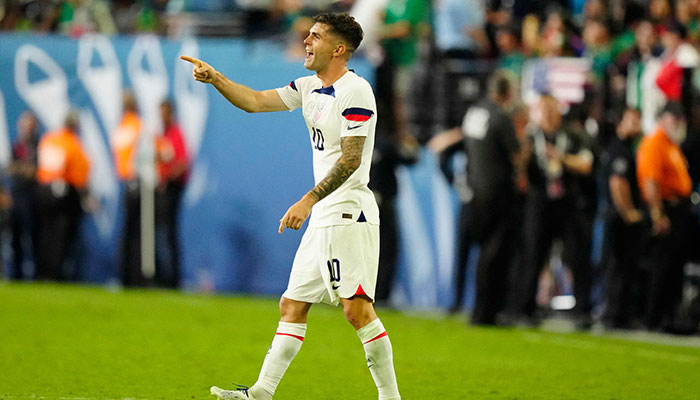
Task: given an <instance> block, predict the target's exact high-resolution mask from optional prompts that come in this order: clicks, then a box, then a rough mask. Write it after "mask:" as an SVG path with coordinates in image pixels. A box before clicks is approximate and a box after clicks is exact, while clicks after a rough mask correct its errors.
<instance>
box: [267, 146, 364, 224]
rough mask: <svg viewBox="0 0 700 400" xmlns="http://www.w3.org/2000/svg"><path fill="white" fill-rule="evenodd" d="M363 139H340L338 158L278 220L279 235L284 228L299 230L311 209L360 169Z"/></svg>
mask: <svg viewBox="0 0 700 400" xmlns="http://www.w3.org/2000/svg"><path fill="white" fill-rule="evenodd" d="M365 139H366V138H365V137H364V136H347V137H342V138H340V149H341V152H342V154H341V156H340V158H339V159H338V161H336V162H335V164H334V165H333V168H331V170H330V171H329V172H328V175H326V177H325V178H323V180H322V181H321V182H319V183H318V185H316V186H314V188H313V189H311V190H309V192H308V193H306V194H305V195H304V196H303V197H302V198H301V200H299V201H298V202H296V203H294V205H292V206H291V207H289V209H288V210H287V212H286V213H285V214H284V217H282V219H281V220H280V227H279V233H282V232H283V231H284V228H291V229H294V230H297V229H299V228H301V225H302V224H303V223H304V221H306V219H307V218H308V217H309V214H311V207H313V205H314V204H316V203H317V202H319V201H321V200H323V199H324V198H325V197H326V196H328V195H329V194H331V193H333V191H335V190H336V189H338V188H339V187H340V185H342V184H343V183H345V181H347V180H348V178H350V175H352V174H353V172H355V170H357V168H359V167H360V163H361V162H362V149H363V148H364V146H365Z"/></svg>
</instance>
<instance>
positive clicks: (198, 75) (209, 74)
mask: <svg viewBox="0 0 700 400" xmlns="http://www.w3.org/2000/svg"><path fill="white" fill-rule="evenodd" d="M180 58H181V59H182V60H185V61H187V62H190V63H192V65H194V68H193V69H192V76H193V77H194V79H195V80H197V81H199V82H204V83H211V84H212V85H213V86H214V87H215V88H216V90H218V91H219V93H221V95H222V96H224V97H225V98H226V100H228V101H229V102H230V103H231V104H233V105H234V106H236V107H238V108H240V109H241V110H243V111H246V112H249V113H257V112H267V111H286V110H288V108H287V105H286V104H284V102H283V101H282V98H281V97H280V95H279V93H277V91H276V90H265V91H257V90H253V89H251V88H249V87H247V86H244V85H241V84H239V83H236V82H234V81H232V80H230V79H228V78H227V77H226V76H224V74H222V73H221V72H219V71H217V70H215V69H214V67H212V66H211V65H209V64H207V63H206V62H204V61H202V60H198V59H196V58H192V57H188V56H180Z"/></svg>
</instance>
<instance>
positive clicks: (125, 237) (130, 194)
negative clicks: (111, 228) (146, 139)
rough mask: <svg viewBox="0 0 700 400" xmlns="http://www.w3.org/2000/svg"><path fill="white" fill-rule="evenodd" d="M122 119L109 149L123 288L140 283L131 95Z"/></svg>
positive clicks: (137, 126)
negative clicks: (120, 217) (118, 194)
mask: <svg viewBox="0 0 700 400" xmlns="http://www.w3.org/2000/svg"><path fill="white" fill-rule="evenodd" d="M123 104H124V115H123V116H122V119H121V121H120V122H119V126H118V127H117V129H116V130H115V131H114V132H113V133H112V137H111V138H110V145H111V147H112V154H113V157H114V163H115V170H116V172H117V178H118V179H119V181H120V182H121V183H122V186H123V191H124V225H123V231H122V238H121V254H120V260H119V262H120V266H121V271H120V275H121V281H122V284H123V285H124V286H135V285H140V284H141V283H143V277H142V275H141V185H140V182H139V174H138V170H137V159H138V148H139V146H138V145H139V139H140V136H141V117H140V116H139V114H138V111H137V109H136V101H135V99H134V96H133V94H131V93H127V94H125V95H124V102H123Z"/></svg>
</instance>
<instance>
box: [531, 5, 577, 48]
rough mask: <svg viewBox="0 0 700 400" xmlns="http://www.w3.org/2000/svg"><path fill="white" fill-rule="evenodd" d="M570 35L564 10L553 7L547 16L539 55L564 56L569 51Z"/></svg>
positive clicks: (541, 36) (541, 35)
mask: <svg viewBox="0 0 700 400" xmlns="http://www.w3.org/2000/svg"><path fill="white" fill-rule="evenodd" d="M568 40H569V38H568V35H567V31H566V23H565V20H564V15H563V12H562V11H561V10H560V9H558V8H552V9H550V10H549V11H548V12H547V18H546V20H545V23H544V26H543V27H542V32H541V34H540V39H539V48H538V50H539V55H540V56H541V57H562V56H565V55H566V54H567V52H568Z"/></svg>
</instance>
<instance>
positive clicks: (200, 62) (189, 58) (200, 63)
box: [180, 56, 202, 67]
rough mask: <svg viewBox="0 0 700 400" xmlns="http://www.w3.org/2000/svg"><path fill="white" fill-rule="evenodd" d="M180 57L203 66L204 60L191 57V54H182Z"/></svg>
mask: <svg viewBox="0 0 700 400" xmlns="http://www.w3.org/2000/svg"><path fill="white" fill-rule="evenodd" d="M180 59H181V60H185V61H187V62H190V63H192V64H194V65H196V66H198V67H201V66H202V60H198V59H196V58H192V57H190V56H180Z"/></svg>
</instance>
